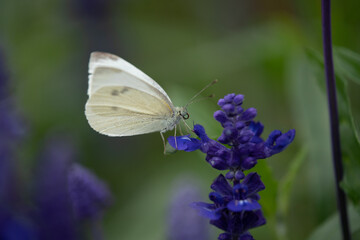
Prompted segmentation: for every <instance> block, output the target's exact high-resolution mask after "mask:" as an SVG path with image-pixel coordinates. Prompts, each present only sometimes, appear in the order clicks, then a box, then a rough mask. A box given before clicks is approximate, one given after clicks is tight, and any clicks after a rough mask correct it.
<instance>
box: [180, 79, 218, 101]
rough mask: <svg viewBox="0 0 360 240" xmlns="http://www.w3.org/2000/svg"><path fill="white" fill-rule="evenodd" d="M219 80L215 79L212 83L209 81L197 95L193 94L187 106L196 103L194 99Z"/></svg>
mask: <svg viewBox="0 0 360 240" xmlns="http://www.w3.org/2000/svg"><path fill="white" fill-rule="evenodd" d="M217 82H218V80H217V79H215V80H214V81H212V82H211V83H209V84H208V85H206V86H205V87H204V88H203V89H201V90H200V91H199V92H198V93H197V94H195V96H193V97H192V98H191V99H190V101H189V102H188V103H187V104H186V105H185V108H186V107H187V106H189V105H190V104H192V103H194V99H195V98H197V96H199V95H200V94H201V93H202V92H203V91H205V90H206V89H207V88H209V87H211V86H212V85H214V84H215V83H217ZM209 97H213V96H212V95H210V96H209Z"/></svg>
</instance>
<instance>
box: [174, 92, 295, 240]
mask: <svg viewBox="0 0 360 240" xmlns="http://www.w3.org/2000/svg"><path fill="white" fill-rule="evenodd" d="M243 101H244V96H243V95H240V94H238V95H236V94H234V93H232V94H228V95H226V96H225V97H224V98H222V99H220V100H219V101H218V105H219V106H220V107H221V110H218V111H216V112H215V113H214V118H215V120H217V121H218V122H219V123H220V124H221V126H222V127H223V131H222V133H221V136H220V137H219V138H218V139H217V141H215V140H213V139H210V138H209V137H208V136H207V134H206V132H205V129H204V127H203V126H201V125H199V124H197V125H195V126H194V130H193V131H194V133H195V134H196V135H197V136H198V137H199V138H200V139H196V138H191V137H190V136H189V135H187V136H178V137H176V143H177V147H178V148H177V149H178V150H184V151H188V152H190V151H195V150H197V149H200V150H201V151H202V152H203V153H205V154H206V158H205V159H206V161H207V162H208V163H209V164H210V165H211V166H212V167H213V168H215V169H218V170H228V172H227V173H226V175H225V176H223V175H222V174H220V175H219V176H218V178H217V179H216V180H215V181H214V182H213V183H212V185H211V189H212V190H214V192H211V193H210V194H209V198H210V200H211V201H212V203H204V202H195V203H193V204H192V206H193V208H195V209H197V210H198V212H199V214H200V215H202V216H203V217H205V218H208V219H210V223H211V224H213V225H214V226H216V227H218V228H220V229H222V230H224V231H225V233H223V234H220V235H219V238H218V239H223V240H225V239H231V240H234V239H237V240H248V239H253V237H252V236H251V235H250V233H249V232H248V230H249V229H251V228H254V227H258V226H260V225H263V224H265V218H264V217H263V215H262V212H261V206H260V204H259V203H258V201H259V200H260V196H259V195H258V192H259V191H261V190H263V189H265V186H264V184H263V183H262V181H261V180H260V176H259V175H258V174H257V173H249V174H247V175H246V176H245V174H244V171H245V170H249V169H251V168H253V167H254V166H255V165H256V164H257V161H258V160H259V159H264V158H268V157H270V156H272V155H274V154H277V153H280V152H281V151H283V150H284V149H285V148H286V147H287V146H288V145H289V144H290V143H291V142H292V141H293V140H294V137H295V130H289V131H288V132H286V133H282V132H281V131H279V130H274V131H272V132H271V133H270V135H269V137H268V138H267V139H266V140H263V138H262V137H261V134H262V132H263V130H264V126H263V125H262V124H261V123H260V122H256V121H254V118H255V117H256V115H257V111H256V109H255V108H248V109H244V108H243V107H242V103H243ZM168 141H169V143H170V145H171V146H172V147H175V138H174V137H170V138H169V139H168Z"/></svg>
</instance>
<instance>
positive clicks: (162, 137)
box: [160, 132, 166, 154]
mask: <svg viewBox="0 0 360 240" xmlns="http://www.w3.org/2000/svg"><path fill="white" fill-rule="evenodd" d="M160 135H161V139H162V141H163V144H164V154H165V148H166V146H165V138H164V135H163V133H162V132H160Z"/></svg>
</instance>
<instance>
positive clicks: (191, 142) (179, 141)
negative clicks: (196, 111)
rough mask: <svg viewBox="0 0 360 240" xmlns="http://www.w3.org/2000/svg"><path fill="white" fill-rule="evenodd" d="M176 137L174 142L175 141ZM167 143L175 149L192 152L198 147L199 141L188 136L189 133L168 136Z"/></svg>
mask: <svg viewBox="0 0 360 240" xmlns="http://www.w3.org/2000/svg"><path fill="white" fill-rule="evenodd" d="M175 139H176V143H175ZM168 141H169V144H170V145H171V146H173V147H174V148H176V149H177V150H182V151H185V152H192V151H195V150H197V149H199V148H200V141H199V140H198V139H196V138H190V135H185V136H178V137H176V138H175V137H169V139H168Z"/></svg>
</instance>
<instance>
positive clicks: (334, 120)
mask: <svg viewBox="0 0 360 240" xmlns="http://www.w3.org/2000/svg"><path fill="white" fill-rule="evenodd" d="M322 30H323V45H324V46H323V47H324V64H325V75H326V83H327V94H328V103H329V114H330V131H331V145H332V155H333V165H334V171H335V180H336V184H335V185H336V194H337V203H338V208H339V212H340V220H341V227H342V235H343V239H344V240H349V239H350V232H349V223H348V216H347V210H346V198H345V194H344V192H343V190H342V189H341V188H340V185H339V183H340V181H341V180H342V179H343V166H342V160H341V148H340V134H339V119H338V109H337V103H336V85H335V74H334V64H333V57H332V43H331V14H330V0H322Z"/></svg>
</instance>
